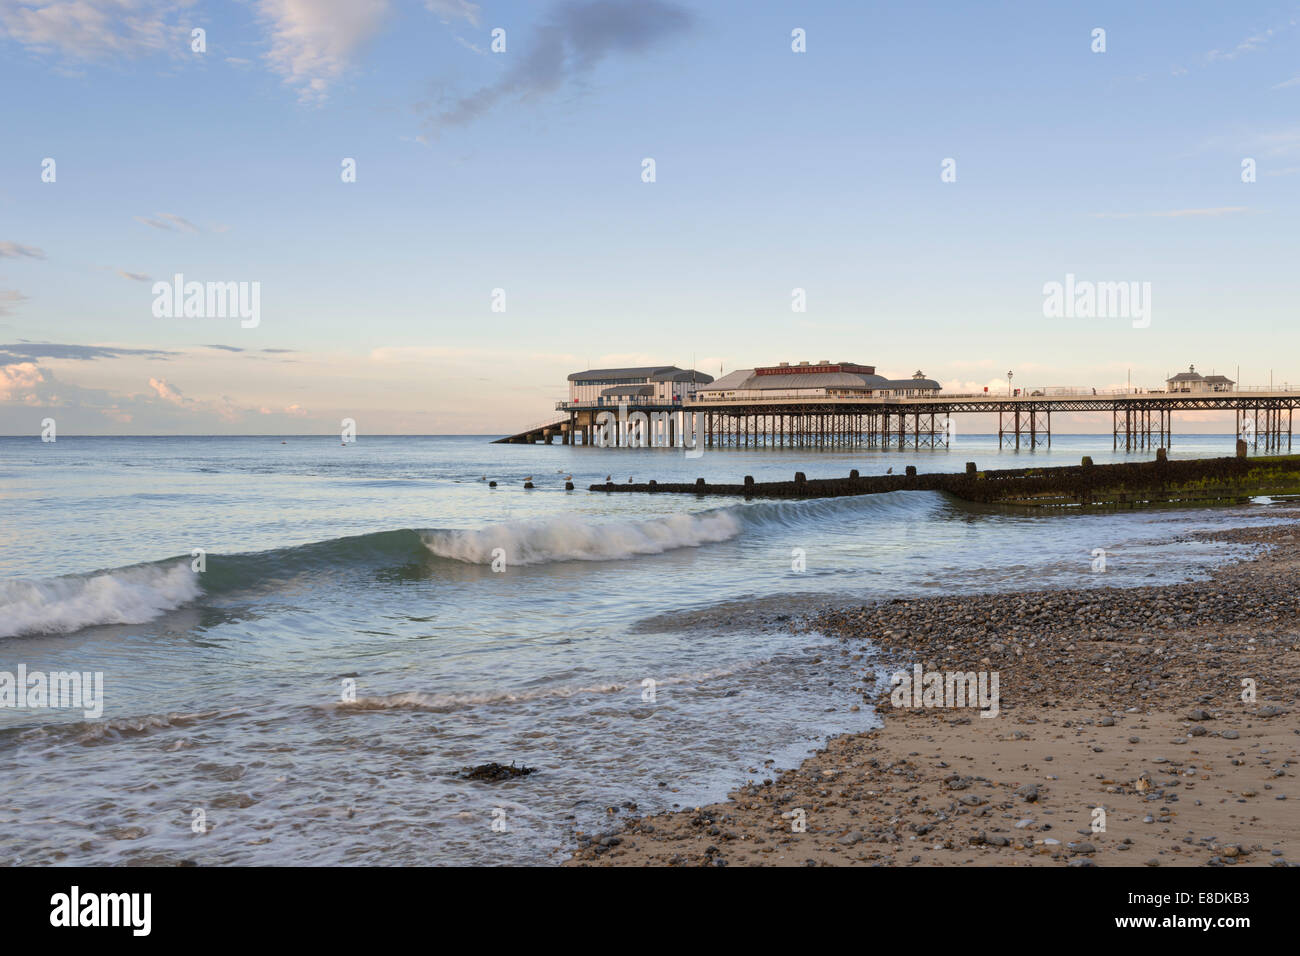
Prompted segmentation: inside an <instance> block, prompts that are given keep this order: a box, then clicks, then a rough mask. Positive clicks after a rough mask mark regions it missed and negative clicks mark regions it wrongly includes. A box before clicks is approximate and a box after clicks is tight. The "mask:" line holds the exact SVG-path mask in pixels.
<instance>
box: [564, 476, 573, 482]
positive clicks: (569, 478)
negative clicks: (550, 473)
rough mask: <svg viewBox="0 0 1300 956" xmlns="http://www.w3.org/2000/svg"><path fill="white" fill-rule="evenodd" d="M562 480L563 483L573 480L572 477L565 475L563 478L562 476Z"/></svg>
mask: <svg viewBox="0 0 1300 956" xmlns="http://www.w3.org/2000/svg"><path fill="white" fill-rule="evenodd" d="M564 480H565V481H572V480H573V476H572V475H565V476H564Z"/></svg>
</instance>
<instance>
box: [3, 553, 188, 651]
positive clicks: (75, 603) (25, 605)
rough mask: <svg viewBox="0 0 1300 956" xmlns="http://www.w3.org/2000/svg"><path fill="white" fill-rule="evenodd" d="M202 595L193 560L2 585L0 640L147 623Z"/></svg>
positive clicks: (5, 582) (6, 582) (11, 582)
mask: <svg viewBox="0 0 1300 956" xmlns="http://www.w3.org/2000/svg"><path fill="white" fill-rule="evenodd" d="M201 592H202V588H201V587H200V586H199V576H198V575H197V574H195V573H194V572H193V571H191V570H190V565H189V561H188V559H186V560H182V561H179V562H177V563H176V564H169V565H159V564H145V565H137V566H135V567H130V568H118V569H116V570H113V571H103V572H99V573H96V574H87V575H74V576H69V577H61V578H45V579H42V580H35V581H30V580H28V581H23V580H19V581H0V638H3V637H20V636H22V635H27V634H69V633H71V632H73V631H79V630H81V629H82V628H83V627H90V626H92V625H95V624H143V623H144V622H145V621H151V620H153V619H154V618H156V617H158V616H160V615H161V614H163V613H164V612H166V611H170V610H172V609H174V608H178V607H180V606H181V605H182V604H185V603H187V602H189V601H192V600H194V599H195V598H196V597H198V596H199V594H200V593H201Z"/></svg>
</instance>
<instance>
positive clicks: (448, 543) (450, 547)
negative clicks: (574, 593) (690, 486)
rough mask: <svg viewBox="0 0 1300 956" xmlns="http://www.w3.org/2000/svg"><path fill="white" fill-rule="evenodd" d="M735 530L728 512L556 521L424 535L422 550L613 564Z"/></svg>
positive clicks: (463, 556)
mask: <svg viewBox="0 0 1300 956" xmlns="http://www.w3.org/2000/svg"><path fill="white" fill-rule="evenodd" d="M740 531H741V522H740V519H739V518H737V517H736V516H735V515H734V514H733V513H732V512H730V511H711V512H705V513H703V514H693V515H670V516H667V517H663V518H655V519H654V520H652V521H600V522H596V521H584V520H582V519H581V518H575V517H556V518H547V519H543V520H539V521H519V522H513V523H511V524H498V525H491V526H490V527H487V528H480V529H477V530H465V531H427V532H424V533H423V535H422V537H423V539H424V545H425V547H427V548H428V549H429V550H430V551H432V552H433V553H434V554H436V555H438V556H440V557H443V558H452V559H454V560H456V561H464V562H465V563H466V564H490V563H491V562H492V552H493V551H494V550H495V549H497V548H501V549H502V550H503V551H504V552H505V559H506V564H507V565H513V566H518V565H523V564H546V563H548V562H551V561H617V560H619V559H621V558H630V557H633V556H635V555H638V554H661V553H663V552H665V551H672V550H674V549H676V548H695V547H699V546H700V545H702V544H711V543H713V542H717V541H727V540H729V539H731V538H734V537H736V535H738V534H740Z"/></svg>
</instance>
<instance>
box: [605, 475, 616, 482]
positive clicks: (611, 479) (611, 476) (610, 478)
mask: <svg viewBox="0 0 1300 956" xmlns="http://www.w3.org/2000/svg"><path fill="white" fill-rule="evenodd" d="M605 480H606V481H613V480H614V476H613V475H606V476H605Z"/></svg>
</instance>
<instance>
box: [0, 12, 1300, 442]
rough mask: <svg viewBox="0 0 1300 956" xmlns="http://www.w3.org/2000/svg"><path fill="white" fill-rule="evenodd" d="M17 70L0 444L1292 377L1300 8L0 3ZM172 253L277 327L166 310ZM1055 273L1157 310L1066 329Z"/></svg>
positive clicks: (2, 78)
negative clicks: (760, 377)
mask: <svg viewBox="0 0 1300 956" xmlns="http://www.w3.org/2000/svg"><path fill="white" fill-rule="evenodd" d="M195 27H200V28H202V29H204V30H206V41H207V49H206V52H204V53H194V52H192V51H191V49H190V46H191V30H192V29H193V28H195ZM494 28H502V29H504V30H505V31H506V51H505V52H504V53H493V52H491V50H490V46H491V42H492V41H491V31H492V30H493V29H494ZM795 28H801V29H803V30H804V31H806V37H807V51H806V52H804V53H795V52H793V51H792V50H791V31H792V30H793V29H795ZM1095 28H1102V29H1104V30H1105V31H1106V35H1105V39H1106V50H1105V52H1104V53H1095V52H1093V50H1092V49H1091V47H1092V45H1093V42H1094V41H1093V37H1092V32H1093V30H1094V29H1095ZM0 87H2V88H3V89H4V90H5V91H6V95H5V96H4V98H3V106H0V123H2V124H3V130H4V134H5V135H4V139H3V147H0V433H5V434H28V433H33V434H34V433H36V432H37V431H38V430H39V422H40V419H41V418H43V417H46V416H47V415H49V416H53V417H55V418H56V419H57V420H58V421H59V427H60V430H61V432H64V433H69V434H74V433H125V434H147V433H154V432H160V433H206V432H234V433H259V432H267V433H279V432H285V431H292V432H312V431H333V430H335V429H337V427H338V421H339V419H340V418H341V417H345V416H347V417H353V418H355V419H357V421H358V428H359V430H360V431H361V432H362V433H363V434H364V433H365V432H366V431H370V432H371V433H381V432H421V433H428V432H498V431H502V432H503V431H507V430H511V429H513V428H515V427H517V426H522V425H524V424H528V423H531V422H534V421H536V420H539V419H541V418H543V417H544V416H545V415H546V414H547V412H548V411H549V410H550V408H551V406H552V405H553V403H554V401H555V400H556V399H557V398H560V397H562V395H563V392H564V376H565V374H567V373H568V372H569V371H572V370H574V369H578V368H583V367H587V366H588V365H593V366H601V365H615V364H624V363H628V364H647V363H660V362H670V363H676V364H679V365H683V366H685V365H689V364H690V363H691V362H692V361H694V362H695V363H696V364H697V365H698V367H700V368H702V369H703V370H705V371H708V372H710V373H712V374H715V375H716V374H717V373H718V370H719V368H720V367H721V368H723V369H725V370H728V371H729V370H731V369H734V368H739V367H747V366H752V365H754V364H769V363H774V362H776V361H781V360H789V361H798V360H801V359H807V360H813V361H815V360H818V359H823V358H825V359H831V360H853V361H858V362H864V363H868V364H874V365H876V366H878V367H879V368H880V369H881V371H882V372H885V373H886V374H898V375H903V374H909V373H910V372H912V371H913V370H915V369H917V368H920V369H923V370H924V371H925V372H926V373H927V374H928V375H930V376H932V377H935V378H938V379H939V380H940V381H941V382H943V383H944V384H945V386H947V387H950V388H963V389H966V388H977V387H982V386H983V385H986V384H990V383H991V382H995V381H999V380H1001V381H1005V373H1006V370H1007V369H1015V370H1016V382H1017V384H1020V383H1023V384H1025V385H1035V384H1045V385H1088V386H1091V385H1095V386H1098V387H1112V386H1116V385H1122V384H1123V383H1124V381H1125V379H1126V376H1127V375H1128V374H1129V370H1130V369H1131V370H1132V373H1131V374H1132V376H1133V380H1134V381H1135V382H1138V383H1141V384H1146V385H1155V384H1157V383H1158V382H1159V381H1161V380H1162V379H1163V377H1164V376H1165V374H1166V373H1168V372H1171V371H1175V370H1178V369H1180V368H1185V367H1186V366H1187V365H1188V364H1189V363H1193V362H1194V363H1196V365H1197V368H1198V369H1199V370H1203V371H1209V370H1211V369H1215V370H1217V371H1220V372H1225V373H1227V374H1228V375H1229V376H1232V377H1235V376H1236V369H1237V367H1238V366H1240V368H1241V376H1242V379H1243V381H1244V382H1245V383H1248V384H1261V383H1266V382H1267V381H1268V376H1269V374H1270V370H1272V374H1273V375H1274V377H1275V380H1276V381H1278V382H1281V381H1291V380H1295V381H1296V382H1300V367H1297V365H1296V363H1295V358H1294V356H1295V355H1296V353H1297V350H1296V348H1295V346H1296V344H1297V334H1298V333H1297V331H1296V323H1295V321H1294V317H1295V312H1296V307H1295V303H1296V301H1297V292H1298V291H1300V290H1298V289H1297V285H1300V282H1298V280H1297V276H1300V268H1297V263H1296V258H1297V257H1296V242H1295V236H1296V231H1297V230H1296V223H1297V212H1300V209H1298V203H1297V187H1298V186H1300V3H1290V4H1287V3H1279V4H1268V3H1265V4H1253V5H1248V6H1243V5H1229V4H1223V3H1185V2H1184V3H1142V4H1132V3H1079V4H1043V3H1002V4H987V5H985V4H980V5H967V4H957V3H874V4H861V3H848V2H839V3H815V2H814V3H765V2H744V3H738V2H737V3H733V2H711V3H694V2H686V0H682V2H669V0H655V2H573V3H548V2H526V3H521V2H514V3H494V2H490V0H482V2H479V3H468V2H465V0H427V2H421V0H411V2H404V0H294V2H290V0H247V2H225V3H208V2H194V3H183V2H173V0H82V2H79V3H71V2H68V0H0ZM46 157H51V158H53V159H55V161H56V163H57V180H56V181H55V182H53V183H47V182H42V181H41V162H42V160H43V159H44V158H46ZM345 157H350V158H354V159H355V160H356V163H357V181H356V182H354V183H344V182H342V181H341V179H340V164H341V162H342V160H343V159H344V158H345ZM646 157H651V158H653V159H654V160H655V163H656V181H655V182H653V183H646V182H643V181H642V179H641V166H642V160H643V159H644V158H646ZM949 157H951V158H953V159H954V160H955V161H956V172H957V177H956V181H955V182H942V181H941V179H940V169H941V163H942V162H943V160H944V159H945V158H949ZM1245 158H1252V159H1254V160H1255V162H1256V172H1257V176H1256V181H1255V182H1251V183H1243V182H1242V176H1241V164H1242V160H1243V159H1245ZM178 272H179V273H183V274H184V275H185V276H186V278H187V279H189V280H198V281H223V282H224V281H239V282H254V281H255V282H259V283H260V287H261V315H260V322H259V323H258V325H257V327H256V328H249V329H245V328H241V327H240V323H239V321H238V320H237V319H231V318H215V317H209V318H158V317H155V316H154V315H153V313H152V311H151V304H152V302H153V293H152V283H153V282H154V281H156V280H160V279H162V280H168V279H170V277H171V276H172V275H173V274H175V273H178ZM1067 273H1073V274H1075V275H1076V276H1078V277H1079V278H1080V279H1084V280H1093V281H1098V282H1103V281H1137V282H1149V283H1150V284H1151V289H1152V308H1151V322H1150V326H1149V327H1147V328H1134V327H1133V324H1132V323H1131V322H1129V321H1127V320H1125V319H1123V318H1047V317H1045V316H1044V314H1043V291H1042V290H1043V286H1044V284H1045V283H1048V282H1052V281H1062V280H1063V279H1064V277H1065V275H1066V274H1067ZM796 287H797V288H803V289H805V290H806V292H807V301H808V307H807V311H806V312H804V313H795V312H792V310H791V305H790V303H791V290H792V289H794V288H796ZM497 288H501V289H504V290H505V293H506V311H505V312H504V313H501V312H493V311H491V296H492V290H493V289H497ZM6 344H7V345H8V346H11V347H10V348H5V346H6ZM52 346H59V347H60V348H53V347H52ZM66 346H76V347H79V348H80V351H79V350H78V349H77V348H74V349H68V348H65V347H66ZM91 346H94V347H96V348H94V349H90V348H88V347H91ZM211 346H223V347H222V348H212V347H211ZM235 350H239V351H235ZM267 350H273V351H267ZM1096 427H1098V428H1102V427H1105V423H1096Z"/></svg>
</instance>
